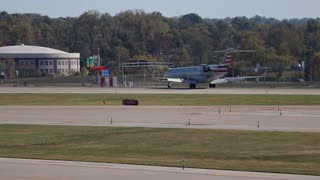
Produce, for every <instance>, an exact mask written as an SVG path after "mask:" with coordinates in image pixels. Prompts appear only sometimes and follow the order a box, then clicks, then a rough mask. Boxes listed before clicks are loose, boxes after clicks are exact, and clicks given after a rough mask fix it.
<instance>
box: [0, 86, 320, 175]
mask: <svg viewBox="0 0 320 180" xmlns="http://www.w3.org/2000/svg"><path fill="white" fill-rule="evenodd" d="M0 93H149V94H151V93H164V94H314V95H320V89H251V88H250V89H219V88H216V89H195V90H190V89H152V88H150V89H139V88H110V89H107V88H82V87H75V88H61V87H0ZM219 109H220V111H219ZM319 110H320V106H280V107H278V106H231V112H230V107H229V106H138V107H130V106H129V107H128V106H0V115H1V116H0V124H45V125H79V126H126V127H168V128H211V129H243V130H262V131H263V130H266V131H274V130H276V131H306V132H309V131H315V132H320V121H319V119H320V111H319ZM219 112H220V113H219ZM111 121H112V123H111ZM189 122H190V123H189ZM0 179H6V180H30V179H32V180H38V179H39V180H40V179H41V180H50V179H68V180H69V179H78V180H82V179H83V180H87V179H92V180H96V179H98V180H99V179H115V180H125V179H130V180H136V179H137V180H138V179H153V180H157V179H159V180H160V179H175V180H179V179H181V180H189V179H190V180H191V179H198V180H202V179H203V180H206V179H208V180H209V179H210V180H212V179H213V180H214V179H219V180H234V179H237V180H245V179H249V180H251V179H252V180H254V179H265V180H268V179H273V180H278V179H279V180H280V179H281V180H283V179H292V180H298V179H299V180H300V179H304V180H309V179H310V180H313V179H319V180H320V177H319V176H303V175H288V174H272V173H256V172H238V171H218V170H204V169H191V168H186V169H184V170H182V169H181V168H172V167H154V166H136V165H120V164H107V163H87V162H70V161H47V160H29V159H8V158H0Z"/></svg>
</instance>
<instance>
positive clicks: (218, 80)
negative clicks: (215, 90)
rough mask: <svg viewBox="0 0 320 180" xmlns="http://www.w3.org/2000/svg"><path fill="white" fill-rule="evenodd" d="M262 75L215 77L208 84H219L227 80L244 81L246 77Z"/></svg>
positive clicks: (253, 77) (254, 77)
mask: <svg viewBox="0 0 320 180" xmlns="http://www.w3.org/2000/svg"><path fill="white" fill-rule="evenodd" d="M260 77H263V76H244V77H225V78H221V79H215V80H213V81H211V82H210V84H221V83H228V82H237V81H244V80H246V79H256V78H260Z"/></svg>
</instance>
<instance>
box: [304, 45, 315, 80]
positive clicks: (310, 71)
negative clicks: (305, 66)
mask: <svg viewBox="0 0 320 180" xmlns="http://www.w3.org/2000/svg"><path fill="white" fill-rule="evenodd" d="M312 50H313V49H307V50H304V53H303V62H304V63H305V62H306V61H305V59H306V53H307V52H309V51H312ZM311 59H312V58H310V59H309V81H312V66H311ZM306 79H307V78H306Z"/></svg>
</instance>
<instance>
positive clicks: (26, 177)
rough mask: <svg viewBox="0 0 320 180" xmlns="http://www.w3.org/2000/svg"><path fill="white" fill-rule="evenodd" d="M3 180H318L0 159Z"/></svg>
mask: <svg viewBox="0 0 320 180" xmlns="http://www.w3.org/2000/svg"><path fill="white" fill-rule="evenodd" d="M0 172H1V173H0V179H5V180H31V179H32V180H54V179H59V180H69V179H70V180H71V179H77V180H88V179H91V180H100V179H101V180H102V179H103V180H105V179H112V180H141V179H152V180H163V179H174V180H194V179H197V180H216V179H219V180H258V179H259V180H284V179H290V180H302V179H303V180H319V179H320V177H319V176H305V175H290V174H275V173H257V172H240V171H223V170H207V169H192V168H185V169H184V170H183V169H182V168H175V167H157V166H140V165H127V164H109V163H88V162H76V161H49V160H35V159H14V158H0Z"/></svg>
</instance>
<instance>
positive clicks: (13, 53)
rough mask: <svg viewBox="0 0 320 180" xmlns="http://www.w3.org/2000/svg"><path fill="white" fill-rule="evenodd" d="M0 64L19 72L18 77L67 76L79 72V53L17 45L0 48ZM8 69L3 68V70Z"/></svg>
mask: <svg viewBox="0 0 320 180" xmlns="http://www.w3.org/2000/svg"><path fill="white" fill-rule="evenodd" d="M1 62H7V63H5V65H2V66H10V69H12V66H14V69H15V70H18V71H19V72H20V73H19V76H22V77H23V76H35V75H39V74H43V73H44V74H58V75H69V74H71V73H74V72H78V71H80V53H68V52H64V51H61V50H57V49H52V48H48V47H40V46H28V45H17V46H4V47H0V63H1ZM8 62H11V63H8ZM8 68H9V67H5V68H4V69H8ZM2 69H3V67H2ZM0 70H1V69H0ZM2 72H3V70H2Z"/></svg>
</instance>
